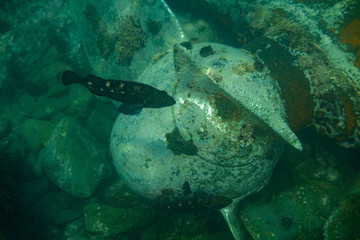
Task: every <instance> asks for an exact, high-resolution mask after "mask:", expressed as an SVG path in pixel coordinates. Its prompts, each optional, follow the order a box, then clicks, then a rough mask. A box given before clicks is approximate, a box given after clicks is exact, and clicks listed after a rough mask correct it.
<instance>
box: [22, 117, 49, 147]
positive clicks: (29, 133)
mask: <svg viewBox="0 0 360 240" xmlns="http://www.w3.org/2000/svg"><path fill="white" fill-rule="evenodd" d="M52 130H53V125H52V124H51V123H50V122H48V121H43V120H37V119H33V118H29V119H26V120H25V121H24V122H23V123H22V124H21V125H20V126H19V127H18V128H17V132H18V134H19V135H20V136H21V137H22V138H23V139H24V140H25V142H26V143H27V145H28V147H29V148H30V150H31V151H32V152H34V153H36V152H38V151H39V150H40V148H41V147H43V146H44V144H45V143H46V142H47V140H48V139H49V138H50V134H51V131H52Z"/></svg>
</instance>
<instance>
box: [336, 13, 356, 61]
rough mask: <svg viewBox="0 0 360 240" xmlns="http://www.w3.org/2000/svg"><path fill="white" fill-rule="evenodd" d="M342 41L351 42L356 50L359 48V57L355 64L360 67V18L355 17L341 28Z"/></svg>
mask: <svg viewBox="0 0 360 240" xmlns="http://www.w3.org/2000/svg"><path fill="white" fill-rule="evenodd" d="M340 41H341V42H343V43H346V44H349V45H350V46H351V47H352V48H353V49H354V50H357V52H356V55H357V57H358V59H357V60H356V62H355V65H356V66H357V67H360V19H358V18H355V19H353V20H352V21H351V22H350V23H349V24H348V25H346V26H345V27H343V28H342V29H341V34H340Z"/></svg>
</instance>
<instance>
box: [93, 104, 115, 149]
mask: <svg viewBox="0 0 360 240" xmlns="http://www.w3.org/2000/svg"><path fill="white" fill-rule="evenodd" d="M114 121H115V119H110V118H108V117H107V116H106V115H104V114H102V113H100V112H99V111H98V110H96V109H95V110H94V111H92V112H91V114H90V116H89V117H88V119H87V122H86V128H87V129H88V130H89V132H90V133H91V134H92V135H94V137H95V138H96V139H97V140H99V141H101V142H102V143H104V144H105V145H106V146H108V145H109V144H110V142H109V139H110V134H111V129H112V126H113V124H114Z"/></svg>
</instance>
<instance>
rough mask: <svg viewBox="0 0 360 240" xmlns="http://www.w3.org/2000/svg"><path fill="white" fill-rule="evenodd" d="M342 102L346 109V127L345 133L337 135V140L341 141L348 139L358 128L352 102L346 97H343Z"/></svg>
mask: <svg viewBox="0 0 360 240" xmlns="http://www.w3.org/2000/svg"><path fill="white" fill-rule="evenodd" d="M341 102H342V104H343V106H344V109H345V116H346V128H345V130H344V132H343V133H341V134H339V135H337V136H336V137H335V140H336V141H339V142H343V141H346V140H347V139H348V138H349V137H350V136H352V135H353V134H354V131H355V129H356V128H357V122H356V116H355V113H354V109H353V107H352V105H351V102H350V101H348V100H347V99H345V98H342V99H341Z"/></svg>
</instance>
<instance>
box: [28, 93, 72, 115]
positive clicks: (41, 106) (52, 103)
mask: <svg viewBox="0 0 360 240" xmlns="http://www.w3.org/2000/svg"><path fill="white" fill-rule="evenodd" d="M68 106H69V99H68V97H67V96H64V97H61V98H48V97H46V96H41V97H40V98H39V99H38V101H37V102H36V106H35V110H34V112H33V114H32V116H33V117H34V118H37V119H43V118H46V117H49V116H51V115H53V114H55V113H57V112H60V111H62V110H64V109H66V108H67V107H68Z"/></svg>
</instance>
